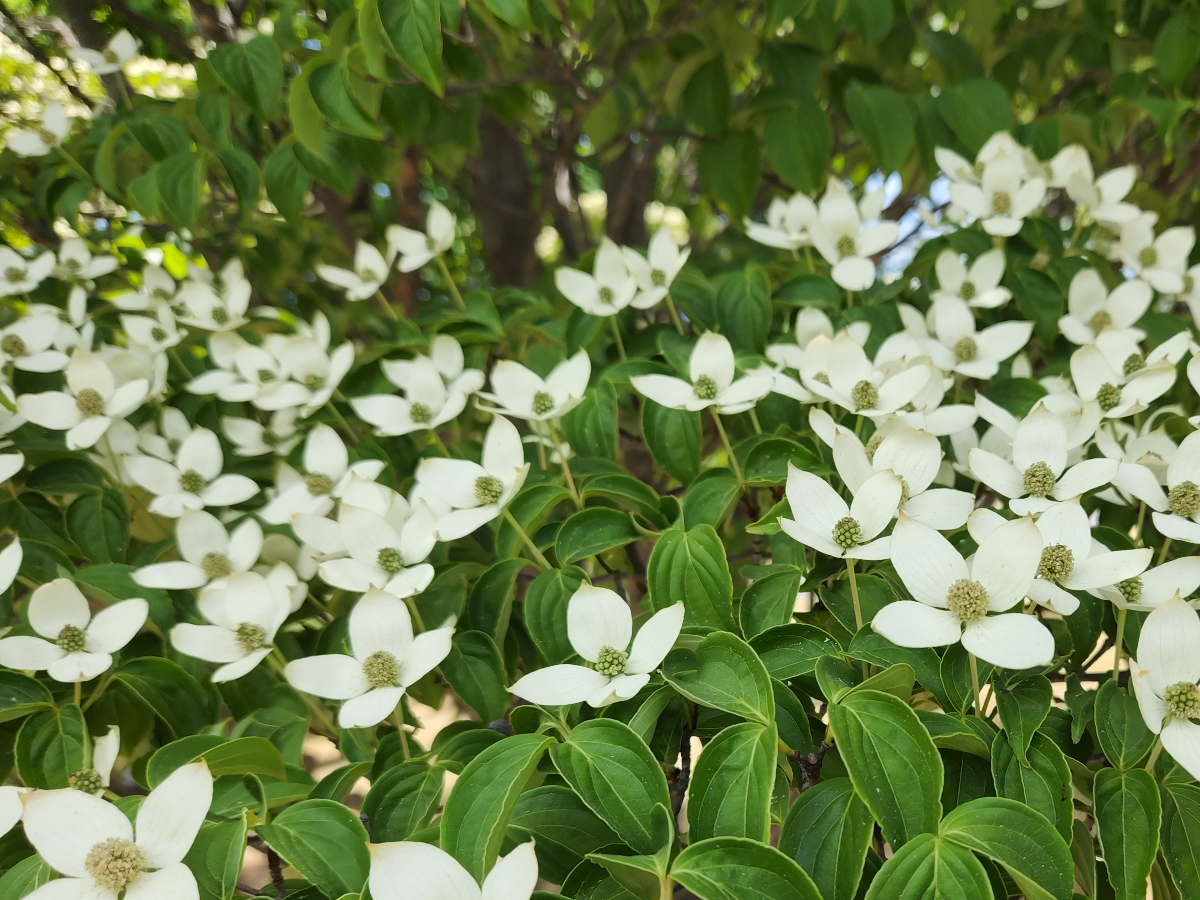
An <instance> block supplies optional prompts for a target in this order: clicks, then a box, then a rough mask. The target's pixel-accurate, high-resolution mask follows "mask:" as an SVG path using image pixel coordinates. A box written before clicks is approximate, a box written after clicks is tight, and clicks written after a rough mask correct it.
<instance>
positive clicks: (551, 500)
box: [492, 482, 571, 559]
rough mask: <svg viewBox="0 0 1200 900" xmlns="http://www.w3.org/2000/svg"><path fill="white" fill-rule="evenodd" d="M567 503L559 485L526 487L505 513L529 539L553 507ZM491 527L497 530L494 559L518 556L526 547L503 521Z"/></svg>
mask: <svg viewBox="0 0 1200 900" xmlns="http://www.w3.org/2000/svg"><path fill="white" fill-rule="evenodd" d="M570 499H571V495H570V493H568V492H567V489H566V488H565V487H563V486H562V485H560V484H549V483H546V482H543V483H542V484H534V485H526V486H525V488H524V489H523V490H521V491H520V492H518V493H517V496H516V497H514V498H513V500H512V502H511V503H509V504H508V511H509V512H510V513H512V517H513V518H514V519H516V520H517V522H519V523H520V525H521V527H522V528H523V529H525V533H526V534H529V535H532V534H533V533H534V532H535V531H537V530H538V528H540V527H541V525H542V523H543V522H545V521H546V519H547V518H548V517H549V515H550V513H551V512H553V511H554V508H555V507H556V506H558V505H559V504H560V503H562V502H563V501H566V500H570ZM492 526H493V527H494V528H495V529H496V556H497V558H499V559H505V558H507V557H510V556H519V555H520V553H521V551H522V549H524V546H525V545H524V542H523V541H522V540H521V538H520V536H519V535H518V534H517V531H516V529H515V528H513V527H512V526H511V525H509V524H508V522H507V521H506V520H505V519H497V520H496V521H495V522H493V523H492Z"/></svg>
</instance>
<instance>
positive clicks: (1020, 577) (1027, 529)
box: [970, 517, 1043, 612]
mask: <svg viewBox="0 0 1200 900" xmlns="http://www.w3.org/2000/svg"><path fill="white" fill-rule="evenodd" d="M1042 544H1043V541H1042V533H1041V532H1040V531H1038V527H1037V525H1035V524H1034V522H1033V519H1030V518H1028V517H1025V518H1021V519H1014V520H1013V521H1011V522H1005V523H1004V524H1003V525H1001V526H1000V527H999V528H997V529H996V530H995V531H993V532H992V533H991V534H989V535H988V536H987V538H986V539H985V540H984V542H983V543H982V544H980V545H979V550H978V551H976V553H975V558H974V560H973V561H972V563H971V576H970V577H971V578H972V579H974V580H975V581H978V582H979V583H980V584H982V585H983V587H984V589H985V590H986V591H987V598H988V609H990V610H992V611H993V612H998V611H1000V610H1004V609H1008V608H1009V607H1011V606H1012V605H1013V604H1014V603H1016V602H1017V601H1018V600H1020V599H1021V598H1022V597H1024V596H1025V592H1026V591H1028V590H1029V585H1030V584H1032V583H1033V578H1034V576H1035V575H1036V574H1037V570H1038V563H1039V562H1040V561H1041V558H1042Z"/></svg>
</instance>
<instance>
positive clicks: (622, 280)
mask: <svg viewBox="0 0 1200 900" xmlns="http://www.w3.org/2000/svg"><path fill="white" fill-rule="evenodd" d="M554 286H555V287H556V288H558V290H559V293H561V294H562V295H563V296H564V297H566V298H567V299H568V300H570V301H571V302H572V303H574V304H575V305H576V306H578V307H579V308H580V309H582V310H583V311H584V312H586V313H590V314H591V315H593V316H613V315H616V314H617V313H619V312H620V311H621V310H623V309H624V308H625V307H627V306H629V305H630V304H631V303H632V302H633V298H634V297H635V296H636V295H637V292H638V279H637V276H636V274H635V273H634V272H632V271H630V268H629V265H628V264H627V262H626V259H625V256H624V255H623V254H622V253H621V248H620V247H618V246H617V245H616V244H614V243H613V242H612V241H611V240H610V239H609V238H601V239H600V246H599V247H598V248H597V249H596V259H595V261H594V262H593V263H592V273H591V274H590V275H589V274H588V273H587V272H581V271H579V270H578V269H572V268H570V267H568V266H562V267H560V268H558V269H556V270H555V272H554Z"/></svg>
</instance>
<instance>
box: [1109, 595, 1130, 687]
mask: <svg viewBox="0 0 1200 900" xmlns="http://www.w3.org/2000/svg"><path fill="white" fill-rule="evenodd" d="M1128 611H1129V610H1126V609H1119V610H1117V636H1116V640H1115V641H1114V644H1113V681H1116V680H1117V678H1118V677H1119V676H1120V674H1121V645H1122V643H1124V640H1125V614H1126V613H1127V612H1128Z"/></svg>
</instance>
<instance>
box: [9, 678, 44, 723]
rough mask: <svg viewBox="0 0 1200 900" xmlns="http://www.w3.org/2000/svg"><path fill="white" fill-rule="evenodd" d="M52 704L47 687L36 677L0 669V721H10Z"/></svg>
mask: <svg viewBox="0 0 1200 900" xmlns="http://www.w3.org/2000/svg"><path fill="white" fill-rule="evenodd" d="M53 705H54V698H53V697H52V696H51V695H50V690H49V688H47V687H46V686H45V685H44V684H42V683H41V682H40V681H38V680H37V679H36V678H30V677H29V676H28V675H22V674H21V673H20V672H11V671H9V670H8V669H3V670H0V722H11V721H12V720H13V719H20V718H23V717H25V716H27V715H29V714H30V713H32V712H37V711H38V710H40V709H45V708H46V707H48V706H53Z"/></svg>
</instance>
